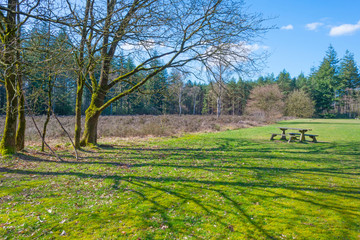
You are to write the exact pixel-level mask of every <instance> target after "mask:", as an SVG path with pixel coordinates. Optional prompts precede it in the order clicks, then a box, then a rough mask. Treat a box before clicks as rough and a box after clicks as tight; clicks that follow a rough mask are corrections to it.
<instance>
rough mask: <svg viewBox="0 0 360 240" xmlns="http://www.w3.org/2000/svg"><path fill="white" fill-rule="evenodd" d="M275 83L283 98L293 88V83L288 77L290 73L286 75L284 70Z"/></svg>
mask: <svg viewBox="0 0 360 240" xmlns="http://www.w3.org/2000/svg"><path fill="white" fill-rule="evenodd" d="M276 83H277V85H278V86H279V88H280V90H281V91H282V92H283V93H284V95H285V96H287V95H288V94H289V93H290V92H292V91H293V90H294V87H295V86H294V85H295V84H294V81H293V80H292V79H291V77H290V73H288V72H287V71H286V70H285V69H284V70H283V71H282V72H280V73H279V75H278V77H277V79H276Z"/></svg>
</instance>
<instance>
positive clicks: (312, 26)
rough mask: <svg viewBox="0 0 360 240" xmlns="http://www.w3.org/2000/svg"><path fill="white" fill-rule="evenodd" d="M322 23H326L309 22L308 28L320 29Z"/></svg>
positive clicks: (311, 29) (312, 29)
mask: <svg viewBox="0 0 360 240" xmlns="http://www.w3.org/2000/svg"><path fill="white" fill-rule="evenodd" d="M322 25H324V24H323V23H321V22H313V23H308V24H306V26H305V27H306V28H307V29H308V30H310V31H315V30H316V29H318V28H319V27H321V26H322Z"/></svg>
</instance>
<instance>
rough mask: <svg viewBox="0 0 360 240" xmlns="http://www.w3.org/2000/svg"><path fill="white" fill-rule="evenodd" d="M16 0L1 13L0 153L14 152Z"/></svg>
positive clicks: (9, 3) (15, 118) (10, 0)
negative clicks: (1, 89)
mask: <svg viewBox="0 0 360 240" xmlns="http://www.w3.org/2000/svg"><path fill="white" fill-rule="evenodd" d="M17 5H18V2H17V0H9V1H8V8H9V10H10V11H9V12H7V15H6V17H5V16H4V15H1V22H3V24H4V25H3V27H4V28H3V29H5V31H4V32H2V33H1V34H0V37H1V42H2V44H3V52H4V54H3V59H2V63H3V66H2V67H3V69H4V75H5V76H4V82H5V91H6V119H5V126H4V133H3V137H2V139H1V142H0V153H1V154H2V155H7V154H13V153H15V152H16V140H15V139H16V122H17V102H18V98H17V94H16V84H17V83H16V80H17V71H16V70H17V68H16V65H17V62H16V46H17V37H16V33H17V27H16V14H15V12H16V6H17Z"/></svg>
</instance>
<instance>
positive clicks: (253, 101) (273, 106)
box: [246, 84, 284, 121]
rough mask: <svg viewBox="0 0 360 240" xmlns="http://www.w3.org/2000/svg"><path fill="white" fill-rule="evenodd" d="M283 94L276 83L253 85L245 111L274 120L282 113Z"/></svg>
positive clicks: (267, 119)
mask: <svg viewBox="0 0 360 240" xmlns="http://www.w3.org/2000/svg"><path fill="white" fill-rule="evenodd" d="M283 109H284V101H283V94H282V92H281V91H280V89H279V87H278V85H276V84H272V85H265V86H257V87H255V88H254V89H253V90H252V91H251V93H250V97H249V101H248V104H247V105H246V111H247V113H248V114H251V115H253V116H257V117H258V118H265V120H266V121H274V120H276V119H278V118H280V117H282V115H283Z"/></svg>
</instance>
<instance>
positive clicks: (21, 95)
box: [15, 76, 26, 151]
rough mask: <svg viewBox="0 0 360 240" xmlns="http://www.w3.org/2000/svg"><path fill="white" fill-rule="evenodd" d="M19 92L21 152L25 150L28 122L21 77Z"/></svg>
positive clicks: (18, 132) (18, 144)
mask: <svg viewBox="0 0 360 240" xmlns="http://www.w3.org/2000/svg"><path fill="white" fill-rule="evenodd" d="M17 92H18V99H19V100H18V114H19V115H18V127H17V131H16V139H15V142H16V150H17V151H21V150H24V148H25V129H26V120H25V97H24V92H23V90H22V77H21V76H19V78H18V83H17Z"/></svg>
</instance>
